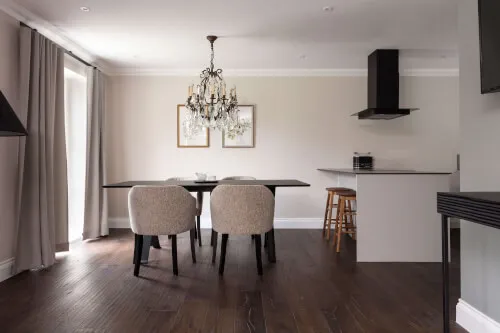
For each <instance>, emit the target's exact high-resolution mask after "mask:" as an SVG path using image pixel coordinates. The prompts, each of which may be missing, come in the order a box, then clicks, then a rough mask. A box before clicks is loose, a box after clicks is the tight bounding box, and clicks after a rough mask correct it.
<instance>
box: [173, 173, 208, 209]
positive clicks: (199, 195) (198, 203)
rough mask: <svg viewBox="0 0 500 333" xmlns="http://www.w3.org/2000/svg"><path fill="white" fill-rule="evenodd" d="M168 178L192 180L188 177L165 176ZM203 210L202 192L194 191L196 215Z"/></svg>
mask: <svg viewBox="0 0 500 333" xmlns="http://www.w3.org/2000/svg"><path fill="white" fill-rule="evenodd" d="M168 180H176V181H183V180H193V179H192V178H190V177H170V178H167V181H168ZM202 210H203V192H197V193H196V215H198V216H199V215H201V213H202Z"/></svg>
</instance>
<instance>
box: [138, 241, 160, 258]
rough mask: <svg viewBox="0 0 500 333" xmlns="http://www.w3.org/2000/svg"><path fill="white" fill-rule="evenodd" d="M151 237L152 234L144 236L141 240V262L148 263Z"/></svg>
mask: <svg viewBox="0 0 500 333" xmlns="http://www.w3.org/2000/svg"><path fill="white" fill-rule="evenodd" d="M153 237H154V236H144V240H143V244H142V255H141V264H147V263H148V260H149V249H150V248H151V239H152V238H153ZM157 237H158V236H157Z"/></svg>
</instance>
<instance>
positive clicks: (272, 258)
mask: <svg viewBox="0 0 500 333" xmlns="http://www.w3.org/2000/svg"><path fill="white" fill-rule="evenodd" d="M268 189H270V190H271V192H272V193H273V196H274V197H275V198H276V187H274V186H269V187H268ZM266 240H267V243H268V244H267V246H268V247H267V251H268V252H267V256H268V258H269V262H273V263H274V262H276V244H275V242H274V227H273V228H272V229H271V230H270V231H269V232H268V233H267V237H266ZM264 246H265V242H264Z"/></svg>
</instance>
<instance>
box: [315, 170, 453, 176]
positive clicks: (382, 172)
mask: <svg viewBox="0 0 500 333" xmlns="http://www.w3.org/2000/svg"><path fill="white" fill-rule="evenodd" d="M318 171H324V172H333V173H347V174H353V175H450V174H451V172H440V171H417V170H389V169H371V170H362V169H336V168H321V169H318Z"/></svg>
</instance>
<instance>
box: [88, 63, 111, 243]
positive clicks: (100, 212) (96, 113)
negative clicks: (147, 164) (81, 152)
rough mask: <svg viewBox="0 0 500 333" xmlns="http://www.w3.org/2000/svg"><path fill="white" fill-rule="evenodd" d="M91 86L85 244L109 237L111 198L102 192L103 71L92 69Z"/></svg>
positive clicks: (89, 84) (89, 97) (103, 177)
mask: <svg viewBox="0 0 500 333" xmlns="http://www.w3.org/2000/svg"><path fill="white" fill-rule="evenodd" d="M87 82H88V110H87V157H86V163H87V168H86V184H85V210H84V220H83V223H84V224H83V239H84V240H85V239H90V238H97V237H101V236H106V235H108V233H109V230H108V213H107V197H106V192H105V191H104V189H103V188H102V185H103V181H104V179H105V164H104V161H105V159H104V154H103V150H104V136H103V131H104V77H103V75H102V73H101V72H100V71H99V70H97V69H95V68H90V69H89V73H88V75H87Z"/></svg>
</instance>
